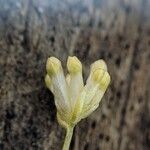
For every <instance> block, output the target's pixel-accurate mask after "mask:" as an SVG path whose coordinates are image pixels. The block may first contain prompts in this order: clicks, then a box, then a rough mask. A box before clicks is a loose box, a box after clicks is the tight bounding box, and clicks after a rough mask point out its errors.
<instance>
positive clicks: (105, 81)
mask: <svg viewBox="0 0 150 150" xmlns="http://www.w3.org/2000/svg"><path fill="white" fill-rule="evenodd" d="M109 83H110V75H109V74H108V72H105V73H104V76H103V78H102V79H101V81H100V83H99V88H98V91H97V92H96V93H95V96H94V97H93V98H92V99H91V101H90V102H89V103H86V105H84V106H85V107H84V108H83V111H82V114H81V116H82V118H85V117H87V116H88V115H90V114H91V113H92V112H93V111H94V110H95V109H96V108H97V107H98V106H99V103H100V101H101V99H102V97H103V95H104V93H105V91H106V89H107V87H108V85H109Z"/></svg>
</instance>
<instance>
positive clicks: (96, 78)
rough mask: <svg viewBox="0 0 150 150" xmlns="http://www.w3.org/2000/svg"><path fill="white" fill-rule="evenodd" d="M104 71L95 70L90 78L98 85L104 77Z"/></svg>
mask: <svg viewBox="0 0 150 150" xmlns="http://www.w3.org/2000/svg"><path fill="white" fill-rule="evenodd" d="M104 73H105V71H104V70H103V69H96V70H95V71H93V72H92V78H93V80H94V81H95V82H97V83H100V82H101V80H102V78H103V76H104Z"/></svg>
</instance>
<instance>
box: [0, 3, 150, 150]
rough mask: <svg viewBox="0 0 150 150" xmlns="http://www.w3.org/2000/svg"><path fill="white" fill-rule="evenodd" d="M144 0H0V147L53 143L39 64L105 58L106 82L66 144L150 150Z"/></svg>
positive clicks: (58, 136) (59, 134) (53, 125)
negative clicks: (108, 78)
mask: <svg viewBox="0 0 150 150" xmlns="http://www.w3.org/2000/svg"><path fill="white" fill-rule="evenodd" d="M149 8H150V1H149V0H132V1H129V0H112V1H105V0H83V1H80V0H67V1H66V0H61V1H59V0H51V1H48V0H43V1H40V0H14V1H13V0H0V150H29V149H31V150H34V149H35V150H60V149H62V145H63V140H64V137H65V131H64V129H63V128H61V127H60V126H59V125H58V123H57V120H56V108H55V105H54V99H53V95H52V94H51V93H50V92H49V90H48V89H47V88H46V87H45V84H44V76H45V63H46V60H47V58H48V57H49V56H55V57H58V58H59V59H60V60H62V62H63V63H62V64H63V67H64V68H65V67H66V59H67V57H68V55H76V56H78V57H79V58H80V60H81V61H82V62H83V65H84V76H85V78H86V77H87V75H88V73H89V65H90V64H91V63H92V62H93V61H95V60H97V59H100V58H102V59H104V60H105V61H106V62H107V64H108V70H109V72H110V74H111V78H112V82H111V85H110V88H109V89H108V90H107V92H106V94H105V96H104V98H103V100H102V102H101V104H100V106H99V108H98V109H97V110H96V111H95V112H94V113H93V114H92V115H90V116H89V117H88V118H87V119H84V120H82V121H81V122H80V123H79V124H78V125H77V126H76V128H75V130H74V135H73V140H72V143H71V148H70V149H72V150H149V149H150V102H149V99H150V90H149V89H150V70H149V68H150V51H149V49H150V9H149Z"/></svg>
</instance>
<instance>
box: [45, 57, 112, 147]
mask: <svg viewBox="0 0 150 150" xmlns="http://www.w3.org/2000/svg"><path fill="white" fill-rule="evenodd" d="M67 69H68V74H67V76H66V78H65V76H64V72H63V69H62V66H61V62H60V61H59V60H58V59H57V58H55V57H50V58H48V60H47V64H46V70H47V75H46V77H45V83H46V86H47V87H48V88H49V89H50V90H51V92H52V93H53V94H54V98H55V104H56V108H57V119H58V122H59V123H60V125H62V126H63V127H64V128H66V129H67V135H66V141H65V143H64V148H63V149H64V150H67V149H68V148H69V143H70V141H69V140H71V136H72V134H71V133H72V131H73V127H74V126H75V125H76V124H77V123H78V122H79V121H80V120H81V119H83V118H85V117H87V116H89V115H90V114H91V113H92V112H93V111H94V110H95V109H96V108H97V107H98V106H99V103H100V101H101V99H102V97H103V95H104V93H105V91H106V89H107V87H108V85H109V83H110V75H109V73H108V72H107V65H106V63H105V62H104V61H103V60H101V59H100V60H97V61H96V62H94V63H93V64H92V65H91V69H90V75H89V77H88V79H87V81H86V84H85V85H84V83H83V76H82V64H81V62H80V61H79V59H78V58H77V57H75V56H74V57H68V60H67ZM69 136H70V139H69V140H67V139H68V137H69Z"/></svg>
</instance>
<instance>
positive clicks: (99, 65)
mask: <svg viewBox="0 0 150 150" xmlns="http://www.w3.org/2000/svg"><path fill="white" fill-rule="evenodd" d="M91 68H92V70H97V69H103V70H105V71H107V65H106V63H105V61H104V60H103V59H99V60H97V61H95V62H94V63H93V64H92V66H91Z"/></svg>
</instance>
